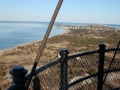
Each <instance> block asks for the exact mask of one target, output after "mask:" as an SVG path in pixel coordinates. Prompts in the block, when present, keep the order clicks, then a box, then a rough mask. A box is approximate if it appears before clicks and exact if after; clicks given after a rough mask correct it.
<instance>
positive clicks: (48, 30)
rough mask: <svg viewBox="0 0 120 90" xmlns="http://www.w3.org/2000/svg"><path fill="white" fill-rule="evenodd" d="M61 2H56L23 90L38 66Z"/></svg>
mask: <svg viewBox="0 0 120 90" xmlns="http://www.w3.org/2000/svg"><path fill="white" fill-rule="evenodd" d="M62 2H63V0H59V2H58V4H57V7H56V9H55V12H54V14H53V17H52V19H51V21H50V24H49V26H48V29H47V32H46V34H45V36H44V39H43V41H42V43H41V45H40V48H39V52H38V54H37V57H36V59H35V62H34V64H33V67H32V70H31V73H30V77H29V79H28V82H27V84H26V88H25V90H28V88H29V84H30V82H31V79H32V76H33V75H34V72H35V69H36V67H37V64H38V62H39V59H40V57H41V55H42V52H43V49H44V47H45V45H46V42H47V39H48V36H49V34H50V31H51V29H52V26H53V24H54V21H55V19H56V17H57V14H58V12H59V9H60V7H61V5H62Z"/></svg>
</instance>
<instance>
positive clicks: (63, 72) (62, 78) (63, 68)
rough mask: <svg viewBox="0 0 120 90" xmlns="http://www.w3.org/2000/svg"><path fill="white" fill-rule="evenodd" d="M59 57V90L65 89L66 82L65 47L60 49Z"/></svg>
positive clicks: (66, 60) (66, 57)
mask: <svg viewBox="0 0 120 90" xmlns="http://www.w3.org/2000/svg"><path fill="white" fill-rule="evenodd" d="M59 53H60V59H61V65H60V68H61V71H60V90H67V84H68V78H67V76H68V74H67V73H68V54H69V51H68V50H67V49H61V50H60V52H59Z"/></svg>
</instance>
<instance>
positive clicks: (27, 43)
mask: <svg viewBox="0 0 120 90" xmlns="http://www.w3.org/2000/svg"><path fill="white" fill-rule="evenodd" d="M60 28H61V29H63V30H65V31H66V32H65V33H63V34H57V35H55V36H60V35H64V34H67V33H69V32H70V30H69V29H66V28H63V27H60ZM55 36H49V37H48V39H49V38H52V37H55ZM43 39H44V37H43ZM43 39H40V40H36V41H33V42H26V43H23V44H19V45H17V46H15V47H12V48H6V49H1V50H0V54H2V53H3V52H4V51H6V50H11V49H15V48H17V47H19V46H25V45H29V44H32V43H37V42H40V41H42V40H43Z"/></svg>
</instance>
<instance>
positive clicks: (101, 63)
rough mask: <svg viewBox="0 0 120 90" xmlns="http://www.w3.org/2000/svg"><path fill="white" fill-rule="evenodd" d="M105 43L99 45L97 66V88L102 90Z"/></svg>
mask: <svg viewBox="0 0 120 90" xmlns="http://www.w3.org/2000/svg"><path fill="white" fill-rule="evenodd" d="M105 47H106V45H105V44H100V45H99V51H100V52H99V66H98V83H97V90H102V86H103V74H104V57H105Z"/></svg>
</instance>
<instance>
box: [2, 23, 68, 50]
mask: <svg viewBox="0 0 120 90" xmlns="http://www.w3.org/2000/svg"><path fill="white" fill-rule="evenodd" d="M48 24H49V23H13V22H12V23H10V22H9V23H8V22H7V23H5V22H4V23H0V49H7V48H13V47H16V46H18V45H20V44H23V43H28V42H33V41H36V40H41V39H43V37H44V35H45V33H46V30H47V28H48ZM65 32H66V30H63V29H60V28H58V27H55V26H53V28H52V30H51V33H50V35H49V36H55V35H58V34H63V33H65Z"/></svg>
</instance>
